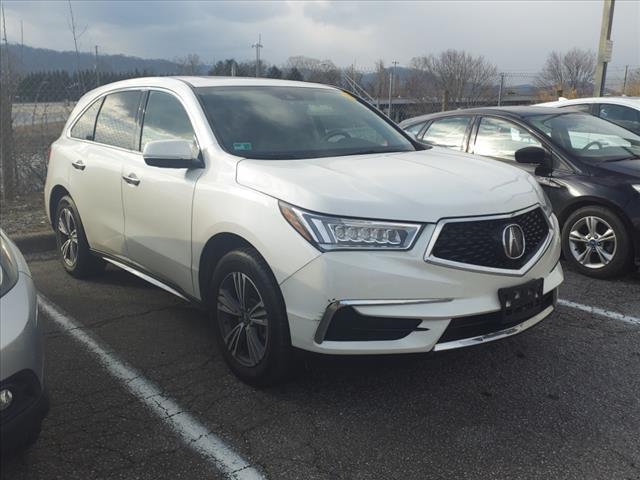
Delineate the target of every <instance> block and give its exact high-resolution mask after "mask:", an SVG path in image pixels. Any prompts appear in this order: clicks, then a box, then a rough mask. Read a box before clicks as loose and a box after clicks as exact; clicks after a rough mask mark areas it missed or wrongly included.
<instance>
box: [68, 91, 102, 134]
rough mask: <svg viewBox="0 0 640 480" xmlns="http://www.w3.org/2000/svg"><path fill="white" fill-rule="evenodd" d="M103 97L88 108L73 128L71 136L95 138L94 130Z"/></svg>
mask: <svg viewBox="0 0 640 480" xmlns="http://www.w3.org/2000/svg"><path fill="white" fill-rule="evenodd" d="M102 100H103V99H102V98H101V99H99V100H96V101H95V102H93V104H92V105H91V106H90V107H89V108H87V109H86V110H85V111H84V113H83V114H82V115H80V118H78V120H77V121H76V123H75V125H74V126H73V127H72V128H71V136H72V137H73V138H79V139H81V140H93V132H94V130H95V127H96V117H97V116H98V112H99V111H100V106H101V105H102Z"/></svg>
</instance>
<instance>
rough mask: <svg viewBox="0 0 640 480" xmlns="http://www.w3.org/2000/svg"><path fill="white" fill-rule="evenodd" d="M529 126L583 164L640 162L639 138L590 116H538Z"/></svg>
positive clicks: (531, 118) (570, 114)
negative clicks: (622, 161) (619, 161)
mask: <svg viewBox="0 0 640 480" xmlns="http://www.w3.org/2000/svg"><path fill="white" fill-rule="evenodd" d="M529 122H530V123H531V124H532V125H534V126H535V127H537V128H538V129H540V130H541V131H542V132H544V133H545V134H546V135H547V136H549V137H550V138H551V139H552V140H553V143H555V144H556V145H559V146H560V147H563V148H564V149H565V150H567V151H568V152H569V153H571V154H573V155H575V156H576V157H578V158H580V159H583V160H591V161H605V162H606V161H615V160H626V159H628V158H640V136H638V135H636V134H635V133H633V132H630V131H629V130H626V129H624V128H621V127H619V126H617V125H614V124H613V123H610V122H607V121H606V120H602V119H600V118H598V117H594V116H592V115H589V114H585V113H577V112H575V113H560V114H552V115H536V116H532V117H529Z"/></svg>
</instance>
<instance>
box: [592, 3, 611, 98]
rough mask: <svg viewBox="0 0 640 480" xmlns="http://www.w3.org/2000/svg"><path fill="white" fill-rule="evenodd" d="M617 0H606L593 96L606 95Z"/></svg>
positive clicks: (603, 9)
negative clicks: (612, 26)
mask: <svg viewBox="0 0 640 480" xmlns="http://www.w3.org/2000/svg"><path fill="white" fill-rule="evenodd" d="M614 5H615V0H604V4H603V8H602V26H601V28H600V44H599V45H598V65H597V66H596V73H595V78H594V88H593V96H594V97H601V96H602V95H604V85H605V81H606V78H607V63H609V62H610V61H611V51H612V50H613V44H612V42H611V25H612V24H613V7H614Z"/></svg>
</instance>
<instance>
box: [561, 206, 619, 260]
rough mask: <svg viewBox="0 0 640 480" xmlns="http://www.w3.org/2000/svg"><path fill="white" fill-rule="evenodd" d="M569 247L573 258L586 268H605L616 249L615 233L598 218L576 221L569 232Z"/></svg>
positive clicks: (584, 218) (585, 218)
mask: <svg viewBox="0 0 640 480" xmlns="http://www.w3.org/2000/svg"><path fill="white" fill-rule="evenodd" d="M569 247H570V249H571V254H572V255H573V258H574V259H575V260H576V261H577V262H578V263H579V264H581V265H583V266H584V267H586V268H591V269H599V268H603V267H606V266H607V265H608V264H609V263H610V262H611V261H612V260H613V258H614V257H615V255H616V250H617V247H618V240H617V238H616V233H615V231H614V230H613V228H611V225H609V223H607V222H606V221H605V220H603V219H602V218H600V217H595V216H587V217H582V218H580V219H578V220H577V221H576V222H575V223H574V224H573V226H572V227H571V230H570V231H569Z"/></svg>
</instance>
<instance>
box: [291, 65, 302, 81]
mask: <svg viewBox="0 0 640 480" xmlns="http://www.w3.org/2000/svg"><path fill="white" fill-rule="evenodd" d="M287 80H297V81H299V82H302V81H304V77H303V76H302V74H301V73H300V70H298V69H297V68H296V67H293V68H291V69H290V70H289V73H288V74H287Z"/></svg>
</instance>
